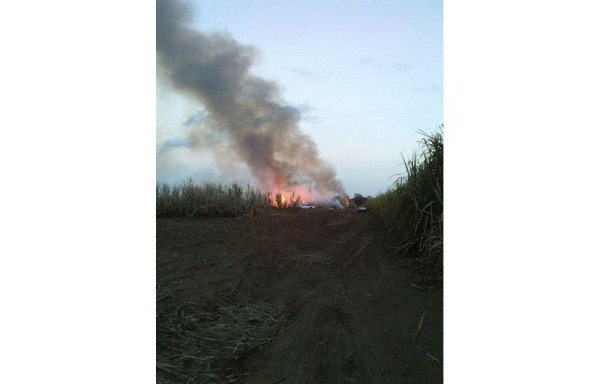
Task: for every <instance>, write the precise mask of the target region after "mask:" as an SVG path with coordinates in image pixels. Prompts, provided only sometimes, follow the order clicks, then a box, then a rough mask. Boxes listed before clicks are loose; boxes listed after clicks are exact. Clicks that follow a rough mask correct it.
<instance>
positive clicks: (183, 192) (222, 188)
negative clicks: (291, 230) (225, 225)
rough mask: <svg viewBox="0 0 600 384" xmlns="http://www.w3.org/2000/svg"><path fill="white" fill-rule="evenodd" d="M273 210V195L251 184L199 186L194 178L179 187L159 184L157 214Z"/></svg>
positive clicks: (252, 213) (231, 213)
mask: <svg viewBox="0 0 600 384" xmlns="http://www.w3.org/2000/svg"><path fill="white" fill-rule="evenodd" d="M271 209H272V207H271V204H270V200H269V196H268V195H267V194H265V193H263V192H261V191H258V190H256V189H254V188H251V187H250V186H249V185H247V186H246V187H242V186H241V185H240V184H237V183H233V184H231V185H222V184H217V183H204V184H202V185H196V184H194V183H193V181H192V179H191V178H190V179H188V180H187V181H185V182H183V183H181V184H179V185H175V186H171V185H169V184H166V183H161V184H159V183H157V185H156V216H157V217H198V216H214V217H235V216H242V215H246V216H256V215H260V214H263V213H266V212H267V211H269V210H271Z"/></svg>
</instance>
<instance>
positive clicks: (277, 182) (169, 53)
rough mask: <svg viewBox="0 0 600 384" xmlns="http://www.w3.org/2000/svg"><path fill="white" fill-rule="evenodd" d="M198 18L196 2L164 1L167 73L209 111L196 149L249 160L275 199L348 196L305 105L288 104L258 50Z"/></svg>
mask: <svg viewBox="0 0 600 384" xmlns="http://www.w3.org/2000/svg"><path fill="white" fill-rule="evenodd" d="M193 19H194V15H193V13H192V11H191V7H190V5H189V4H188V3H185V2H183V1H170V0H159V1H157V21H156V29H157V31H156V32H157V34H156V36H157V37H156V51H157V65H158V69H159V74H160V75H161V76H163V77H165V78H166V79H167V81H166V83H167V84H169V86H170V87H171V88H172V90H174V91H176V92H179V93H181V94H184V95H186V97H189V98H191V99H192V100H195V101H196V102H197V103H198V105H199V106H201V107H203V108H204V109H205V110H206V116H205V117H204V118H202V119H201V120H200V121H199V122H196V123H195V124H193V125H191V128H192V129H191V130H190V131H189V133H188V137H187V138H186V141H187V142H188V143H190V147H191V148H192V150H194V151H198V152H202V153H207V152H212V153H214V155H215V156H216V157H217V158H218V163H219V164H221V165H222V166H223V169H227V165H228V164H232V163H242V164H243V165H244V166H246V167H247V168H248V170H249V171H250V173H251V175H252V177H253V178H254V181H255V182H256V184H257V186H258V188H259V189H260V190H262V191H264V192H265V193H269V194H270V196H271V197H270V202H271V204H272V205H274V206H278V207H284V206H291V205H298V204H302V203H304V202H309V201H312V202H315V201H331V199H332V198H334V197H335V196H340V197H341V198H339V199H338V200H339V201H340V202H342V203H343V201H344V198H347V194H346V191H345V190H344V188H343V186H342V183H341V182H340V181H339V180H338V179H337V177H336V172H335V170H334V169H333V167H332V166H331V165H330V164H328V163H326V162H325V161H324V160H323V159H322V158H321V157H320V156H319V152H318V149H317V146H316V144H315V142H314V141H313V140H312V139H311V138H310V137H309V136H308V135H306V134H305V133H303V132H302V131H301V129H300V127H299V121H300V113H299V112H298V110H296V109H295V108H293V107H290V106H288V105H286V104H285V103H284V101H283V100H282V99H281V96H280V90H279V87H278V86H277V85H276V84H275V83H273V82H271V81H268V80H266V79H262V78H260V77H257V76H255V75H253V74H252V73H251V69H252V66H253V64H254V62H255V61H256V59H257V51H256V50H255V49H254V48H253V47H250V46H246V45H242V44H240V43H238V42H237V41H236V40H234V39H233V38H232V37H230V36H228V35H225V34H205V33H202V32H199V31H198V30H196V29H193V28H192V27H191V23H192V21H193ZM159 104H160V103H159ZM159 108H160V105H159Z"/></svg>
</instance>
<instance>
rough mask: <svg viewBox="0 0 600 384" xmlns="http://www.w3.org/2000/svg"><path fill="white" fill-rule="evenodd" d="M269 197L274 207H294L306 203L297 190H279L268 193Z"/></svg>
mask: <svg viewBox="0 0 600 384" xmlns="http://www.w3.org/2000/svg"><path fill="white" fill-rule="evenodd" d="M267 198H268V199H269V203H270V204H271V206H272V207H275V208H292V207H296V206H298V205H302V204H304V199H303V198H302V197H301V196H300V195H297V194H296V192H291V193H289V192H285V191H278V192H276V193H268V194H267Z"/></svg>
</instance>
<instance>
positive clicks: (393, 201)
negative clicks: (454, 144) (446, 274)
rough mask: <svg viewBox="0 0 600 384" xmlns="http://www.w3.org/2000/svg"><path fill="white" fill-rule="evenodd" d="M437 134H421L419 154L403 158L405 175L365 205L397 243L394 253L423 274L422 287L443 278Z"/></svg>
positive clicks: (440, 139) (440, 138) (441, 148)
mask: <svg viewBox="0 0 600 384" xmlns="http://www.w3.org/2000/svg"><path fill="white" fill-rule="evenodd" d="M442 130H443V126H440V129H439V131H438V132H434V133H432V134H427V133H425V132H420V134H421V135H422V136H423V139H422V140H420V142H419V153H418V154H417V152H415V153H413V155H412V157H410V158H409V159H406V158H404V156H402V159H403V162H404V168H405V171H406V173H405V175H403V176H401V177H399V178H398V179H396V181H395V182H394V183H393V185H392V186H391V187H390V188H389V189H388V190H387V191H386V192H385V193H382V194H380V195H379V196H377V197H376V198H374V199H371V200H370V201H369V203H368V205H369V209H370V210H371V211H373V212H375V213H376V214H378V215H379V216H380V217H382V218H383V219H384V221H385V223H386V225H387V227H388V231H389V234H390V235H391V236H393V238H394V240H395V243H396V251H397V252H398V253H400V254H401V255H404V256H408V257H410V258H411V260H412V261H413V263H414V264H415V265H416V266H417V267H418V268H419V269H420V270H421V272H422V273H423V281H422V284H436V283H440V282H441V281H442V276H443V245H444V241H443V228H444V199H443V197H444V189H443V186H444V140H443V132H442Z"/></svg>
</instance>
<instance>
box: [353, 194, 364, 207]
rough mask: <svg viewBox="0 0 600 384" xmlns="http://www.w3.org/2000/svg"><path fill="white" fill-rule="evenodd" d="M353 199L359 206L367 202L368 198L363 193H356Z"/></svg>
mask: <svg viewBox="0 0 600 384" xmlns="http://www.w3.org/2000/svg"><path fill="white" fill-rule="evenodd" d="M352 201H354V204H356V205H357V206H361V205H363V204H364V203H366V202H367V198H366V197H364V196H363V195H361V194H360V193H355V194H354V198H353V199H352Z"/></svg>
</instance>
